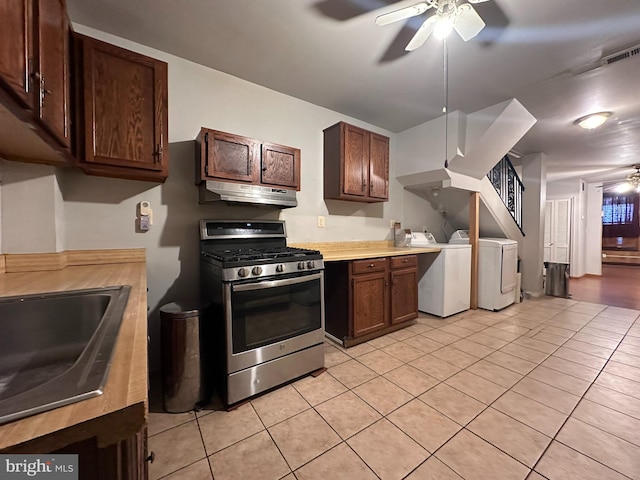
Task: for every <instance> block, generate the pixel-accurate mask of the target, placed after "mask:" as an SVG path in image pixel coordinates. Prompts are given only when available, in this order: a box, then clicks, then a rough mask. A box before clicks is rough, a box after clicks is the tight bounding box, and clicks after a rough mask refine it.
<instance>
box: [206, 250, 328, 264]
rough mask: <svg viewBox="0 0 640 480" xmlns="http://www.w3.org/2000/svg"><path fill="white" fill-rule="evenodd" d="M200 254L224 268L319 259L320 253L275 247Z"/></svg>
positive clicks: (213, 251)
mask: <svg viewBox="0 0 640 480" xmlns="http://www.w3.org/2000/svg"><path fill="white" fill-rule="evenodd" d="M202 254H203V255H204V256H205V257H209V258H212V259H214V260H218V261H220V262H222V263H224V264H225V266H234V265H236V266H239V265H240V264H241V263H242V262H249V263H255V261H256V260H257V261H259V262H260V263H267V262H269V261H271V260H273V261H275V262H279V261H286V262H291V261H296V260H302V259H311V258H321V255H320V252H319V251H317V250H307V249H304V248H295V247H277V248H238V249H233V250H229V249H222V250H216V249H205V250H203V252H202Z"/></svg>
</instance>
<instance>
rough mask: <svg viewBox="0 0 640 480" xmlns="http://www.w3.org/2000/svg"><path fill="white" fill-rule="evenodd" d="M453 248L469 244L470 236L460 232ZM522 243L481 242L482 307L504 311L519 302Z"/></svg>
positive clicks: (480, 279)
mask: <svg viewBox="0 0 640 480" xmlns="http://www.w3.org/2000/svg"><path fill="white" fill-rule="evenodd" d="M449 243H450V244H452V245H467V244H469V234H468V232H466V231H464V230H458V231H456V232H455V233H454V234H453V235H452V236H451V239H450V240H449ZM517 271H518V242H516V241H515V240H509V239H508V238H480V239H479V240H478V307H480V308H483V309H485V310H494V311H496V310H501V309H503V308H505V307H508V306H509V305H511V304H512V303H513V302H514V301H515V289H516V284H517V279H518V274H517Z"/></svg>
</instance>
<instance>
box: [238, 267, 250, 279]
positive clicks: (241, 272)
mask: <svg viewBox="0 0 640 480" xmlns="http://www.w3.org/2000/svg"><path fill="white" fill-rule="evenodd" d="M247 275H249V269H248V268H244V267H242V268H241V269H239V270H238V276H239V277H241V278H244V277H246V276H247Z"/></svg>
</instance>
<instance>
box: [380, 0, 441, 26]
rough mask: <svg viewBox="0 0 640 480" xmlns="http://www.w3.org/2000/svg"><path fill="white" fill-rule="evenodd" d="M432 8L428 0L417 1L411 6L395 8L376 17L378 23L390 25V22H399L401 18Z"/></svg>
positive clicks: (413, 15)
mask: <svg viewBox="0 0 640 480" xmlns="http://www.w3.org/2000/svg"><path fill="white" fill-rule="evenodd" d="M430 8H431V5H429V4H428V3H426V2H420V3H416V4H415V5H413V6H411V7H406V8H401V9H400V10H395V11H393V12H389V13H385V14H383V15H378V17H377V18H376V25H380V26H382V25H389V24H390V23H393V22H398V21H400V20H404V19H405V18H410V17H415V16H416V15H422V14H423V13H424V12H426V11H427V10H428V9H430Z"/></svg>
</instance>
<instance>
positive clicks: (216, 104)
mask: <svg viewBox="0 0 640 480" xmlns="http://www.w3.org/2000/svg"><path fill="white" fill-rule="evenodd" d="M74 28H75V30H76V31H77V32H79V33H83V34H87V35H90V36H93V37H96V38H99V39H102V40H105V41H107V42H110V43H113V44H116V45H119V46H122V47H124V48H128V49H130V50H134V51H137V52H140V53H143V54H145V55H149V56H152V57H155V58H158V59H161V60H163V61H166V62H167V63H168V64H169V69H168V71H169V94H168V99H169V158H170V162H169V178H168V179H167V181H166V183H164V184H162V185H158V184H154V183H150V182H140V181H133V180H121V179H111V178H102V177H93V176H87V175H84V174H83V173H82V172H80V171H79V170H75V169H59V170H57V173H55V174H54V171H52V170H51V168H50V167H43V166H39V165H31V164H22V163H14V162H4V163H3V170H4V171H3V181H4V183H5V185H3V186H2V190H0V195H2V197H3V201H2V205H3V211H2V217H0V218H1V220H2V227H1V229H0V233H1V234H2V237H3V238H2V240H3V243H2V245H3V250H2V251H3V253H34V252H50V251H56V250H65V249H66V250H75V249H93V248H133V247H142V248H145V249H146V251H147V265H148V267H147V277H148V286H149V294H148V301H149V306H150V316H149V322H150V329H149V331H150V335H151V338H152V344H151V367H152V369H154V368H157V367H158V365H159V344H158V343H159V319H158V309H159V308H160V307H161V306H162V305H164V304H165V303H168V302H172V301H182V302H186V303H192V302H196V301H197V299H198V296H199V271H198V270H199V262H198V260H199V246H198V228H197V224H198V220H200V219H202V218H269V219H278V218H280V219H283V220H285V221H286V222H287V230H288V237H289V242H291V243H294V242H322V241H349V240H385V239H387V240H390V239H391V238H392V237H391V229H390V226H389V224H390V220H392V219H393V220H396V221H400V222H403V212H404V193H403V192H404V190H403V189H402V187H401V186H400V185H399V183H398V182H397V181H396V180H395V178H396V176H397V173H396V169H397V166H398V158H399V155H398V151H397V136H396V135H395V134H393V133H391V132H388V131H385V130H383V129H380V128H378V127H376V126H373V125H369V124H366V123H363V122H362V121H359V120H357V119H353V118H349V117H346V116H344V115H342V114H339V113H337V112H333V111H330V110H327V109H325V108H322V107H318V106H316V105H312V104H310V103H308V102H304V101H301V100H298V99H296V98H293V97H290V96H286V95H282V94H280V93H277V92H275V91H272V90H269V89H266V88H263V87H260V86H258V85H255V84H252V83H249V82H246V81H244V80H240V79H238V78H236V77H232V76H230V75H227V74H225V73H222V72H219V71H215V70H212V69H209V68H206V67H204V66H201V65H198V64H195V63H192V62H189V61H186V60H184V59H181V58H178V57H175V56H172V55H169V54H166V53H163V52H160V51H157V50H153V49H150V48H147V47H144V46H141V45H138V44H134V43H132V42H129V41H126V40H123V39H120V38H117V37H113V36H111V35H107V34H105V33H102V32H99V31H95V30H92V29H89V28H86V27H83V26H81V25H74ZM338 121H347V122H349V123H353V124H355V125H358V126H361V127H364V128H367V129H369V130H372V131H376V132H379V133H381V134H383V135H387V136H389V137H390V149H391V151H390V172H389V176H390V182H389V201H388V202H385V203H379V204H360V203H354V202H342V201H336V200H327V201H325V200H324V199H323V175H322V173H323V143H322V142H323V134H322V130H323V129H325V128H326V127H329V126H331V125H333V124H334V123H336V122H338ZM203 126H204V127H208V128H212V129H216V130H222V131H226V132H231V133H236V134H240V135H245V136H248V137H252V138H256V139H261V140H265V141H269V142H274V143H280V144H284V145H290V146H294V147H297V148H300V149H301V162H302V164H301V191H300V192H298V207H297V208H293V209H287V210H282V211H281V210H278V209H272V208H268V207H266V208H265V207H262V208H258V207H238V206H228V205H226V204H224V203H218V204H209V205H199V204H198V191H197V188H196V186H195V185H194V171H195V168H194V156H195V151H194V147H195V143H194V139H195V137H196V135H197V134H198V132H199V130H200V128H201V127H203ZM43 169H48V170H47V171H46V172H44V171H43ZM7 170H10V171H11V172H14V173H12V175H11V176H12V177H13V178H16V181H15V182H11V183H7V181H6V180H7V177H8V176H9V175H8V172H7ZM31 177H36V178H35V179H31V180H30V181H29V182H26V180H25V179H27V178H29V179H30V178H31ZM38 178H40V181H42V182H44V183H45V184H46V188H41V187H40V186H39V185H38V184H36V183H33V182H35V181H37V180H38ZM58 185H59V190H56V189H57V188H58ZM8 197H10V198H11V202H10V205H9V202H7V198H8ZM142 200H147V201H149V202H150V203H151V207H152V209H153V214H154V225H153V227H152V228H151V230H150V231H148V232H137V231H136V228H135V225H136V208H137V204H138V203H139V202H140V201H142ZM420 209H421V211H422V212H424V213H425V215H426V217H425V218H429V215H430V213H429V210H430V207H429V205H428V204H427V203H426V202H424V204H422V205H420ZM431 213H433V212H431ZM318 215H324V216H326V228H324V229H319V228H317V216H318ZM34 216H35V217H34ZM34 218H36V219H37V220H38V222H36V223H40V224H41V225H42V226H43V227H46V228H45V229H44V233H43V234H42V235H37V236H36V235H34V234H33V232H34V230H33V229H34V222H33V219H34ZM420 223H422V221H421V222H420ZM25 240H26V241H25Z"/></svg>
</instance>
